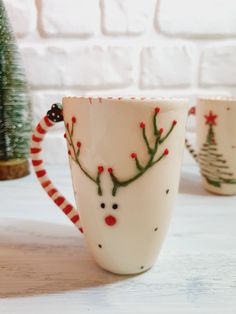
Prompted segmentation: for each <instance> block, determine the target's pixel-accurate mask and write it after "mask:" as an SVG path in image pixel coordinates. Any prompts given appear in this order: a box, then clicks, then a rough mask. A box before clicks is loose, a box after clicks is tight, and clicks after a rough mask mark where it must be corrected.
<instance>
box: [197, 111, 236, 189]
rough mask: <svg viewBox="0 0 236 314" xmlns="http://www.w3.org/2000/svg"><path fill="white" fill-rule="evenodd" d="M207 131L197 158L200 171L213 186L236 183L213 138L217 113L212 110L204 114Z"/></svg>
mask: <svg viewBox="0 0 236 314" xmlns="http://www.w3.org/2000/svg"><path fill="white" fill-rule="evenodd" d="M205 119H206V122H205V123H206V125H208V127H209V128H208V132H207V137H206V142H205V143H204V144H203V145H202V147H201V149H200V153H199V155H198V160H199V163H200V166H201V172H202V175H203V177H205V179H206V180H207V182H208V183H209V184H211V185H213V186H215V187H221V185H222V184H223V183H226V184H236V179H234V178H233V173H232V172H230V169H229V166H228V165H227V161H226V160H225V159H224V156H223V154H221V153H220V152H218V148H217V142H216V139H215V133H214V128H213V127H214V126H216V125H217V124H216V119H217V115H216V114H214V113H213V112H212V111H210V112H209V114H208V115H205Z"/></svg>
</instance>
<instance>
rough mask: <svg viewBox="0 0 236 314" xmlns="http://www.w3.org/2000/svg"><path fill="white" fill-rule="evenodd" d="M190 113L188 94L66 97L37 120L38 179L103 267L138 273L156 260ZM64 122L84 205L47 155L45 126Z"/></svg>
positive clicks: (33, 145)
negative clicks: (55, 179) (69, 194)
mask: <svg viewBox="0 0 236 314" xmlns="http://www.w3.org/2000/svg"><path fill="white" fill-rule="evenodd" d="M187 111H188V101H187V100H178V99H172V100H158V99H146V98H141V99H137V98H131V99H130V98H122V97H119V98H116V99H115V98H112V97H108V98H91V97H89V98H84V97H65V98H63V100H62V106H61V105H60V104H54V105H52V108H51V110H49V111H48V113H47V115H46V116H44V117H43V118H42V120H41V121H40V122H39V124H38V125H37V126H36V128H35V130H34V133H33V135H32V141H31V159H32V164H33V167H34V170H35V172H36V175H37V177H38V179H39V182H40V184H41V186H42V187H43V188H44V189H45V191H46V192H47V194H48V195H49V196H50V198H52V200H53V201H54V203H55V204H56V205H58V207H59V208H60V209H61V210H62V211H63V213H64V214H66V215H67V216H68V218H69V219H70V220H71V221H72V222H73V223H74V224H75V225H76V227H77V228H78V229H79V230H80V231H81V232H82V233H84V235H85V239H86V242H87V244H88V247H89V250H90V252H91V253H92V255H93V257H94V258H95V260H96V262H97V263H98V265H100V266H101V267H102V268H104V269H106V270H108V271H111V272H114V273H117V274H134V273H139V272H143V271H145V270H147V269H149V268H150V267H151V266H152V265H153V263H154V261H155V259H156V257H157V255H158V253H159V251H160V248H161V245H162V243H163V240H164V238H165V236H166V232H167V229H168V226H169V223H170V218H171V213H172V207H173V202H174V199H175V196H176V194H177V192H178V184H179V174H180V165H181V161H182V153H183V148H184V139H185V124H186V118H187ZM60 121H64V125H65V134H64V137H65V140H66V141H67V147H68V156H69V163H70V169H71V177H72V185H73V188H74V196H75V201H76V205H77V208H78V210H77V209H76V208H75V207H74V206H73V205H71V204H70V203H69V202H68V201H67V200H66V198H65V197H64V196H62V195H61V193H60V192H59V191H58V190H57V189H56V188H55V186H54V185H53V183H52V181H51V180H50V179H49V178H48V176H47V172H46V170H45V168H44V165H43V160H42V157H41V150H42V146H41V144H42V141H43V139H44V136H45V134H46V132H47V131H48V130H49V129H51V127H53V126H54V125H55V124H56V123H58V122H60Z"/></svg>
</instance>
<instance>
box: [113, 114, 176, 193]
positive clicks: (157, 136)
mask: <svg viewBox="0 0 236 314" xmlns="http://www.w3.org/2000/svg"><path fill="white" fill-rule="evenodd" d="M159 112H160V108H155V111H154V115H153V135H154V141H155V143H154V146H153V147H152V146H151V145H150V143H149V141H148V139H147V135H146V127H145V123H144V122H141V123H140V124H139V126H140V128H141V129H142V136H143V139H144V142H145V144H146V147H147V152H148V155H149V160H148V161H147V163H146V164H145V165H142V164H141V163H140V161H139V159H138V157H137V154H136V153H132V154H131V155H130V156H131V158H133V159H134V160H135V164H136V168H137V174H136V175H134V176H133V177H131V178H129V179H127V180H119V179H118V178H117V176H116V175H115V174H114V171H113V169H112V168H108V172H109V174H110V177H111V180H112V182H113V189H112V195H113V196H115V195H116V193H117V189H118V188H119V187H125V186H127V185H129V184H130V183H132V182H134V181H135V180H137V179H138V178H140V177H141V176H142V175H143V174H144V173H145V172H146V171H147V170H148V169H150V168H151V167H153V166H154V165H155V164H156V163H158V162H159V161H160V160H161V159H162V158H163V157H164V156H166V155H168V153H169V151H168V149H167V148H166V149H165V150H164V151H163V153H162V154H161V155H160V156H159V157H157V159H155V156H156V153H157V151H158V147H159V145H160V144H162V143H164V141H165V140H166V139H167V138H168V137H169V135H170V134H171V132H172V130H173V129H174V127H175V125H176V123H177V121H176V120H174V121H173V122H172V125H171V127H170V129H169V131H168V132H167V133H166V135H164V136H163V137H162V134H163V129H162V128H161V129H159V130H158V128H157V115H158V113H159Z"/></svg>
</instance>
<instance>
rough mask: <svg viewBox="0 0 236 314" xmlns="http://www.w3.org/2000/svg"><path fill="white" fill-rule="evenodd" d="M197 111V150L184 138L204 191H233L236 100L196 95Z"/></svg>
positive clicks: (235, 181) (193, 111)
mask: <svg viewBox="0 0 236 314" xmlns="http://www.w3.org/2000/svg"><path fill="white" fill-rule="evenodd" d="M189 114H194V115H195V114H196V125H197V150H196V151H195V149H194V148H193V147H192V145H191V144H190V143H189V141H188V140H187V139H186V147H187V148H188V150H189V151H190V153H191V154H192V156H193V157H194V158H195V160H196V161H197V162H198V164H199V166H200V170H201V175H202V183H203V186H204V187H205V189H206V190H208V191H210V192H213V193H216V194H222V195H233V194H236V99H234V98H222V97H214V98H213V97H212V98H199V99H198V100H197V107H196V108H195V107H193V108H191V109H190V111H189Z"/></svg>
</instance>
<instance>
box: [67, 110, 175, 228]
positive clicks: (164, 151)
mask: <svg viewBox="0 0 236 314" xmlns="http://www.w3.org/2000/svg"><path fill="white" fill-rule="evenodd" d="M159 112H160V108H158V107H156V108H154V111H153V117H152V121H151V122H152V129H153V130H152V139H150V140H148V137H147V134H146V124H145V122H143V121H141V122H140V123H139V125H137V126H138V128H139V129H140V131H141V136H142V138H143V143H144V146H145V149H146V151H147V155H148V158H147V161H146V162H145V163H141V162H140V160H139V157H138V155H137V153H135V152H131V153H130V158H132V159H133V160H134V162H135V167H136V173H135V175H133V176H132V177H130V178H127V179H123V180H121V179H119V177H118V176H117V174H116V171H115V170H114V169H113V168H111V167H107V168H105V166H103V165H98V166H97V171H96V175H95V176H94V175H92V174H91V173H90V172H89V170H87V169H86V168H85V167H84V165H83V164H82V162H81V160H80V154H81V151H82V147H83V145H82V143H81V142H80V141H79V140H77V141H76V143H75V141H74V140H73V137H74V126H75V124H76V123H77V119H76V117H74V116H72V117H71V121H70V122H68V121H66V122H65V125H66V133H65V134H64V137H65V139H66V140H67V143H68V147H69V150H68V154H69V156H70V158H71V159H72V160H73V161H74V162H75V163H76V164H77V165H78V167H79V168H80V169H81V171H82V172H83V174H84V175H85V176H86V177H87V178H88V180H91V181H92V182H94V184H95V185H96V186H97V194H98V195H99V196H100V197H101V202H100V204H99V207H100V209H101V210H103V212H106V211H107V215H105V216H104V222H105V224H106V225H107V227H114V226H116V225H117V221H118V218H117V216H118V215H117V213H118V211H119V206H120V205H119V204H118V202H117V201H116V195H117V193H118V191H119V189H121V188H125V187H127V186H129V185H130V184H132V183H133V182H134V181H136V180H138V179H139V178H140V177H142V176H143V175H145V173H146V172H147V171H149V170H150V169H151V168H152V167H153V166H155V165H156V164H157V163H158V162H160V161H161V160H162V159H163V158H164V157H166V156H167V155H168V154H169V150H168V148H166V147H165V148H162V144H163V143H164V142H165V140H166V139H167V138H168V137H169V135H170V134H171V132H172V131H173V129H174V127H175V125H176V124H177V121H176V120H173V121H172V123H171V125H170V127H169V130H168V131H167V132H165V131H164V129H163V128H158V126H157V125H158V123H157V122H158V121H157V117H158V114H159ZM159 150H160V151H161V152H160V153H159ZM105 171H107V172H108V174H109V176H110V179H111V182H112V185H113V187H112V189H111V194H112V196H113V197H114V201H113V202H112V203H111V202H109V203H108V202H106V201H105V200H103V198H102V196H103V189H102V184H101V176H102V175H103V173H104V172H105ZM111 211H112V213H111Z"/></svg>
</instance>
